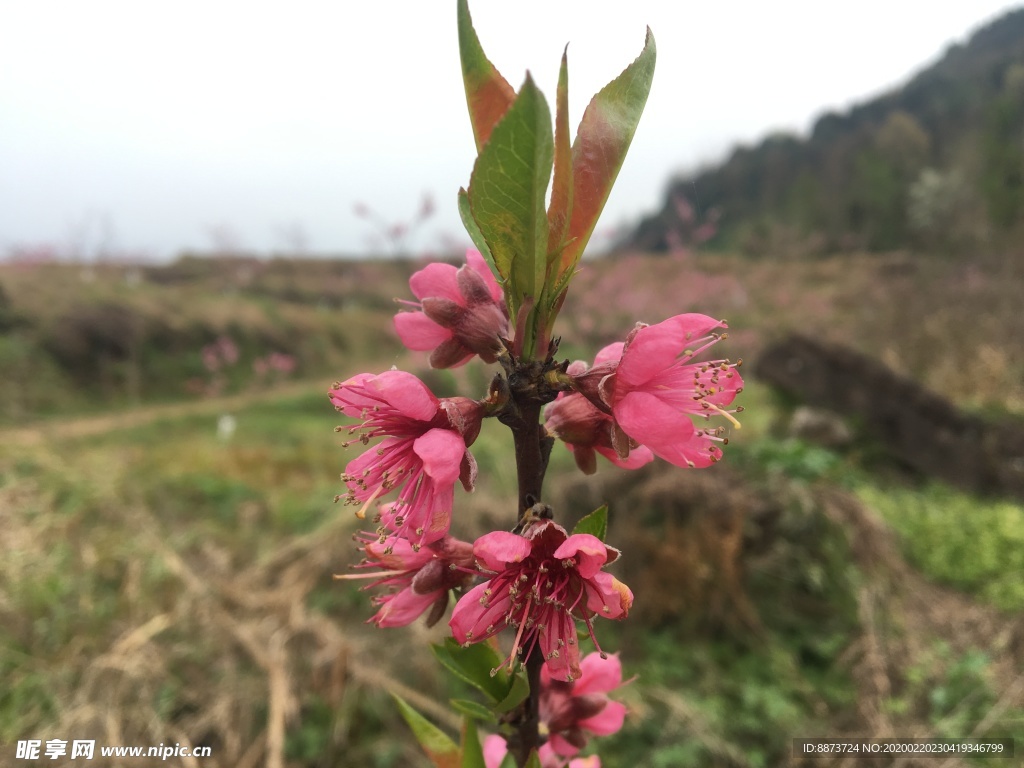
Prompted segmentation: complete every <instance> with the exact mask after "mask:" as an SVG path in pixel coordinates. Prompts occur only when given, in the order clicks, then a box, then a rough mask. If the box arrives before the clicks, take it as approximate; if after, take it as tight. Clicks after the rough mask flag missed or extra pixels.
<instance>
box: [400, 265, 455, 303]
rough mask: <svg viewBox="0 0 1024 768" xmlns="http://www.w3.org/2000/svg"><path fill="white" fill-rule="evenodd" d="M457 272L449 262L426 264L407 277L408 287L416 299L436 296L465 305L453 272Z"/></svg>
mask: <svg viewBox="0 0 1024 768" xmlns="http://www.w3.org/2000/svg"><path fill="white" fill-rule="evenodd" d="M456 272H458V269H456V268H455V267H454V266H452V265H451V264H439V263H434V264H427V266H425V267H424V268H423V269H421V270H420V271H419V272H416V273H414V274H413V276H412V277H410V278H409V288H410V289H412V292H413V295H414V296H415V297H416V298H417V299H421V300H422V299H425V298H427V297H428V296H437V297H440V298H443V299H451V300H452V301H454V302H455V303H456V304H460V305H463V306H465V300H464V299H463V298H462V294H461V293H460V292H459V284H458V281H457V280H456V277H455V273H456Z"/></svg>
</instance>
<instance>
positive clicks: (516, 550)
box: [449, 520, 633, 680]
mask: <svg viewBox="0 0 1024 768" xmlns="http://www.w3.org/2000/svg"><path fill="white" fill-rule="evenodd" d="M473 554H474V555H475V556H476V560H477V563H478V565H479V566H480V568H481V570H482V571H483V572H484V574H486V575H488V576H489V577H490V578H489V580H488V581H486V582H484V583H482V584H479V585H477V586H476V587H474V588H473V589H471V590H470V591H469V592H467V593H466V594H465V595H464V596H463V597H462V599H461V600H459V602H458V603H457V604H456V606H455V610H454V611H453V612H452V618H451V621H449V626H451V628H452V634H453V635H454V637H455V639H456V640H458V641H459V642H460V643H476V642H480V641H481V640H485V639H487V638H489V637H491V636H493V635H495V634H497V633H498V632H500V631H501V630H502V629H504V628H505V627H515V628H516V639H515V642H514V644H513V648H512V653H511V655H510V656H509V660H510V662H513V661H515V660H516V659H518V657H519V656H520V655H522V656H523V657H524V658H525V657H526V656H528V655H529V654H530V653H531V652H533V650H534V648H535V647H536V646H537V645H538V644H539V645H540V652H541V653H542V654H543V655H544V659H545V661H546V662H547V665H548V669H549V672H550V673H551V677H552V679H555V680H575V679H577V678H578V677H579V676H580V674H581V669H580V652H579V645H578V641H577V635H576V618H580V619H582V620H583V621H585V622H586V624H587V629H588V630H589V632H590V636H591V637H592V638H593V636H594V632H593V624H592V619H593V618H594V617H595V616H604V617H605V618H609V619H618V618H624V617H625V616H626V614H627V613H628V612H629V608H630V606H631V605H632V603H633V593H632V592H630V590H629V587H627V586H626V585H625V584H623V583H622V582H620V581H619V580H618V579H616V578H615V577H613V576H612V575H611V574H608V573H604V572H603V571H602V570H601V569H602V568H603V567H604V566H605V565H607V564H609V563H611V562H614V561H615V560H616V559H617V558H618V556H619V551H618V550H617V549H614V548H612V547H609V546H606V545H605V544H604V542H602V541H601V540H600V539H598V538H597V537H596V536H592V535H590V534H573V535H572V536H569V535H568V534H567V533H566V531H565V529H564V528H562V527H561V526H560V525H557V524H555V523H553V522H551V521H550V520H542V521H540V522H538V523H534V524H533V525H531V526H530V528H528V529H527V531H526V532H525V533H524V534H523V535H522V536H520V535H517V534H514V533H508V532H506V531H495V532H493V533H488V534H486V535H484V536H481V537H480V538H479V539H477V540H476V542H475V543H474V544H473ZM595 642H596V641H595Z"/></svg>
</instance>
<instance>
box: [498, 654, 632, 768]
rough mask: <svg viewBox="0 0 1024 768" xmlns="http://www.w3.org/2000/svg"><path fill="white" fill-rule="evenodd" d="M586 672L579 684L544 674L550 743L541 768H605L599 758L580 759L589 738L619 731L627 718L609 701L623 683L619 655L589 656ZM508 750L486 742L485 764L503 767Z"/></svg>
mask: <svg viewBox="0 0 1024 768" xmlns="http://www.w3.org/2000/svg"><path fill="white" fill-rule="evenodd" d="M580 667H581V669H582V674H581V676H580V678H579V679H578V680H576V681H574V682H563V681H559V680H556V679H554V678H553V677H552V674H551V669H550V667H549V666H548V664H545V665H544V666H543V667H541V671H540V685H541V688H540V707H539V709H540V720H541V728H542V730H543V731H544V732H545V733H546V734H547V737H548V740H547V742H546V743H545V744H544V745H543V746H542V747H541V748H540V751H539V754H538V757H539V758H540V764H541V767H542V768H565V767H566V766H568V768H600V766H601V760H600V758H598V757H597V756H596V755H591V756H589V757H577V756H576V755H578V753H579V751H580V750H581V749H583V748H584V747H585V746H586V744H587V739H588V736H589V735H591V734H592V735H594V736H610V735H611V734H613V733H617V732H618V731H619V730H620V729H621V728H622V724H623V722H624V721H625V718H626V707H625V706H624V705H623V704H622V703H621V702H618V701H614V700H613V699H611V698H609V697H608V694H609V693H611V692H612V691H614V690H615V689H616V688H618V687H619V686H620V685H622V665H621V664H620V663H619V658H618V656H602V655H601V654H600V653H590V654H588V655H587V656H585V657H584V658H583V660H582V661H581V662H580ZM507 752H508V747H507V745H506V742H505V739H503V738H501V737H500V736H488V737H487V738H485V739H484V762H485V763H486V765H487V768H498V767H499V766H500V765H501V761H502V760H504V758H505V755H506V754H507Z"/></svg>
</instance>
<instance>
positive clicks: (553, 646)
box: [538, 611, 580, 680]
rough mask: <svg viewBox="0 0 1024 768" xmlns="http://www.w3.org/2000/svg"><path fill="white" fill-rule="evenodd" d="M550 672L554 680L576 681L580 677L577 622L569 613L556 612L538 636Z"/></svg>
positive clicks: (542, 627) (542, 626)
mask: <svg viewBox="0 0 1024 768" xmlns="http://www.w3.org/2000/svg"><path fill="white" fill-rule="evenodd" d="M538 640H539V642H540V650H541V652H542V653H543V654H544V661H545V664H547V667H548V672H550V673H551V678H552V679H553V680H575V679H576V678H577V677H579V676H580V644H579V640H578V638H577V636H576V622H575V620H574V619H573V618H572V615H571V614H570V613H569V612H568V611H555V612H553V613H552V614H551V617H550V620H549V623H548V624H544V625H541V627H540V632H539V635H538Z"/></svg>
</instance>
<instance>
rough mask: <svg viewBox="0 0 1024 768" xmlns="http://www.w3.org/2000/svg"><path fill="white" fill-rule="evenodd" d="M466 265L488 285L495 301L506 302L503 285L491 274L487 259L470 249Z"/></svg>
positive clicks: (467, 253)
mask: <svg viewBox="0 0 1024 768" xmlns="http://www.w3.org/2000/svg"><path fill="white" fill-rule="evenodd" d="M466 263H467V264H468V265H469V266H470V269H472V270H474V271H475V272H477V273H478V274H479V275H480V277H482V278H483V279H484V282H486V283H487V289H488V290H489V291H490V293H491V298H492V299H494V300H495V301H496V302H497V303H498V304H501V303H503V302H504V301H505V292H504V291H502V290H501V285H500V284H499V283H498V281H497V280H496V279H495V277H494V273H493V272H491V268H490V267H489V266H488V264H487V261H486V259H484V257H483V256H482V255H481V254H480V251H478V250H476V249H474V248H470V249H469V250H468V251H466Z"/></svg>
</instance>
